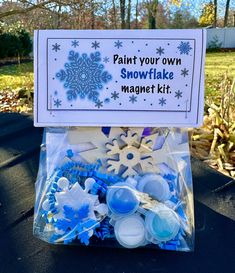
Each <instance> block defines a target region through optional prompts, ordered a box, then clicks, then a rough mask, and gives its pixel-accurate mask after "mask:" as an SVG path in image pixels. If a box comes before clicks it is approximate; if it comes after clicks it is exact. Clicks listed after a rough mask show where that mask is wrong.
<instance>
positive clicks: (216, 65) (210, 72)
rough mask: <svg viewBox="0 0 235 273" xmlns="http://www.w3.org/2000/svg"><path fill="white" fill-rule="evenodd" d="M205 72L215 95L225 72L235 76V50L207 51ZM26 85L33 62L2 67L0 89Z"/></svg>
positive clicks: (208, 87) (29, 84)
mask: <svg viewBox="0 0 235 273" xmlns="http://www.w3.org/2000/svg"><path fill="white" fill-rule="evenodd" d="M205 72H206V73H205V79H206V85H205V86H206V88H205V89H206V95H215V94H217V92H218V89H219V88H218V86H219V84H220V82H221V80H222V78H223V76H224V73H225V72H227V73H228V76H229V77H230V78H231V79H232V78H233V77H235V52H226V53H207V54H206V71H205ZM24 87H26V88H27V89H33V63H32V62H30V63H24V64H21V65H9V66H3V67H1V68H0V91H1V90H3V89H8V90H15V89H20V88H24Z"/></svg>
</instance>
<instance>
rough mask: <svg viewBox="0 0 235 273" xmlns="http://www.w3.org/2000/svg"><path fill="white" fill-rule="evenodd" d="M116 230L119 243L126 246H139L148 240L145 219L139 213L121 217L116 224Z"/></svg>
mask: <svg viewBox="0 0 235 273" xmlns="http://www.w3.org/2000/svg"><path fill="white" fill-rule="evenodd" d="M114 232H115V236H116V238H117V241H118V242H119V244H120V245H122V246H124V247H126V248H135V247H139V246H141V245H144V244H145V242H146V240H145V226H144V220H143V219H142V217H141V216H140V215H137V214H134V215H131V216H126V217H123V218H120V219H119V220H118V221H117V222H116V223H115V225H114Z"/></svg>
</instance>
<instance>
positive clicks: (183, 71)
mask: <svg viewBox="0 0 235 273" xmlns="http://www.w3.org/2000/svg"><path fill="white" fill-rule="evenodd" d="M181 75H182V76H184V77H185V76H188V70H187V69H186V68H184V69H182V70H181Z"/></svg>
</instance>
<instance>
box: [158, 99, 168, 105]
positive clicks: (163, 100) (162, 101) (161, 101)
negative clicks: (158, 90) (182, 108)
mask: <svg viewBox="0 0 235 273" xmlns="http://www.w3.org/2000/svg"><path fill="white" fill-rule="evenodd" d="M159 104H160V105H161V106H163V105H164V104H166V99H164V98H161V99H159Z"/></svg>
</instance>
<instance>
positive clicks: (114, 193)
mask: <svg viewBox="0 0 235 273" xmlns="http://www.w3.org/2000/svg"><path fill="white" fill-rule="evenodd" d="M135 190H136V189H135V188H134V187H133V186H132V185H130V184H128V183H125V182H120V183H116V184H114V185H113V186H112V187H110V188H109V189H108V191H107V196H106V202H107V205H108V207H109V209H110V211H111V212H112V213H113V214H115V215H118V216H126V215H130V214H133V213H134V212H135V211H136V210H137V209H138V207H139V200H138V199H137V197H136V195H135Z"/></svg>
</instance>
